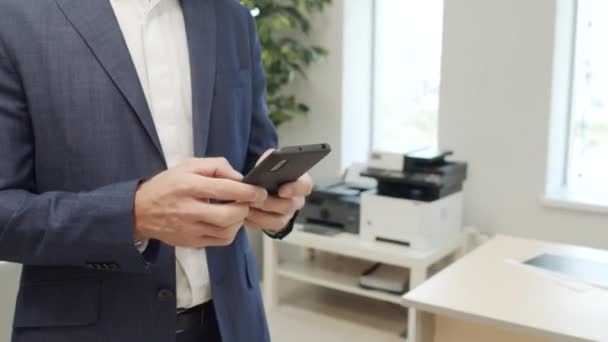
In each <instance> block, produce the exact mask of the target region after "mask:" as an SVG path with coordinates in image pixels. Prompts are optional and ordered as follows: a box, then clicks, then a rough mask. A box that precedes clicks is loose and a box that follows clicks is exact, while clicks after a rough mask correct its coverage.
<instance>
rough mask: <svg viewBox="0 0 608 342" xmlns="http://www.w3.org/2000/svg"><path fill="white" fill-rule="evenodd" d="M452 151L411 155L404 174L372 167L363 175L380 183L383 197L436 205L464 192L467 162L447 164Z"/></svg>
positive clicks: (404, 165)
mask: <svg viewBox="0 0 608 342" xmlns="http://www.w3.org/2000/svg"><path fill="white" fill-rule="evenodd" d="M451 154H452V152H451V151H440V150H432V151H425V150H423V151H417V152H414V153H412V154H407V155H405V156H404V159H403V169H402V170H400V171H395V170H384V169H374V168H368V169H367V170H364V171H363V172H362V173H361V175H362V176H365V177H371V178H374V179H376V180H377V181H378V190H377V193H378V194H379V195H382V196H389V197H398V198H406V199H412V200H418V201H423V202H432V201H435V200H438V199H440V198H443V197H446V196H449V195H451V194H454V193H456V192H459V191H461V190H462V187H463V183H464V181H465V179H466V178H467V163H464V162H453V161H447V160H446V157H447V156H449V155H451Z"/></svg>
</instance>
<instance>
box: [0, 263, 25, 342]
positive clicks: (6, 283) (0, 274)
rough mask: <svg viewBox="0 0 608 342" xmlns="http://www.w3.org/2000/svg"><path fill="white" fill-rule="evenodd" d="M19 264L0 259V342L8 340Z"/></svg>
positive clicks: (8, 341) (19, 268) (19, 271)
mask: <svg viewBox="0 0 608 342" xmlns="http://www.w3.org/2000/svg"><path fill="white" fill-rule="evenodd" d="M20 273H21V266H19V265H16V264H9V263H6V262H1V261H0V342H10V337H11V326H12V324H13V311H14V309H15V298H16V296H17V285H18V283H19V275H20Z"/></svg>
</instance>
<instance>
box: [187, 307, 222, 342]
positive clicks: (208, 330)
mask: <svg viewBox="0 0 608 342" xmlns="http://www.w3.org/2000/svg"><path fill="white" fill-rule="evenodd" d="M176 337H177V338H176V341H177V342H222V337H221V335H220V328H219V326H218V323H217V317H216V315H215V310H213V309H211V310H205V311H204V312H203V314H202V324H201V325H200V326H198V327H196V328H192V329H188V330H186V331H183V332H180V333H178V334H176Z"/></svg>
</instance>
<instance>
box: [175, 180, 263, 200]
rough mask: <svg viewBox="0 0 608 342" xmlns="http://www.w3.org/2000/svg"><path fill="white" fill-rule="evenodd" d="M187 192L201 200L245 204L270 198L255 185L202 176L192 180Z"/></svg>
mask: <svg viewBox="0 0 608 342" xmlns="http://www.w3.org/2000/svg"><path fill="white" fill-rule="evenodd" d="M187 191H189V193H190V194H192V195H193V196H196V197H198V198H201V199H214V200H220V201H233V202H243V203H252V202H262V201H264V200H266V198H267V197H268V193H267V192H266V190H264V189H262V188H260V187H257V186H254V185H249V184H245V183H241V182H238V181H234V180H229V179H222V178H210V177H201V176H198V177H196V178H195V179H192V180H191V182H190V184H189V188H188V189H187Z"/></svg>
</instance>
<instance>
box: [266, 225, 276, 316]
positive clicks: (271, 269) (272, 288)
mask: <svg viewBox="0 0 608 342" xmlns="http://www.w3.org/2000/svg"><path fill="white" fill-rule="evenodd" d="M278 267H279V251H278V247H277V244H276V242H275V241H274V240H272V239H270V238H269V237H267V236H264V306H266V311H267V312H272V310H273V309H274V308H275V306H276V305H277V303H278V301H279V294H278V292H277V281H278V276H277V268H278Z"/></svg>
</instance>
